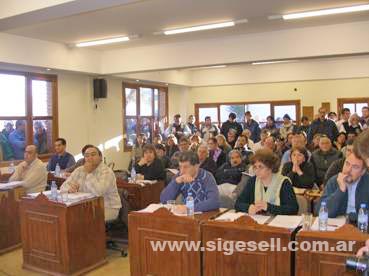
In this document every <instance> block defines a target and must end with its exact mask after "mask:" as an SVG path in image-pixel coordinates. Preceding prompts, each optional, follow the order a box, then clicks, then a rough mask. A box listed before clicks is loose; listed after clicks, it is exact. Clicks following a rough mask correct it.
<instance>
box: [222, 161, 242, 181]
mask: <svg viewBox="0 0 369 276" xmlns="http://www.w3.org/2000/svg"><path fill="white" fill-rule="evenodd" d="M244 171H245V166H244V164H242V163H241V165H239V166H237V167H232V166H231V164H230V163H229V162H227V163H224V164H223V166H221V167H220V168H219V169H218V170H217V172H216V173H215V179H216V181H217V184H218V185H220V184H223V183H231V184H235V185H237V184H238V183H239V182H240V181H241V177H242V172H244Z"/></svg>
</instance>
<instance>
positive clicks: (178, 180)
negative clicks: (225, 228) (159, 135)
mask: <svg viewBox="0 0 369 276" xmlns="http://www.w3.org/2000/svg"><path fill="white" fill-rule="evenodd" d="M189 192H190V193H191V194H192V197H193V198H194V203H195V212H206V211H211V210H215V209H218V208H219V192H218V187H217V185H216V182H215V179H214V176H213V175H212V174H211V173H210V172H208V171H206V170H204V169H201V168H200V167H199V158H198V156H197V154H196V153H194V152H191V151H186V152H183V153H181V155H180V157H179V173H178V174H177V175H176V176H175V177H173V178H172V180H171V181H170V183H169V184H168V186H166V187H165V188H164V190H163V191H162V192H161V195H160V201H161V202H162V203H166V202H167V201H168V200H175V199H176V198H177V197H178V195H180V194H181V195H182V197H183V200H184V202H185V200H186V198H187V196H188V193H189ZM182 209H183V210H182V212H185V210H186V206H182ZM177 210H179V209H178V208H177Z"/></svg>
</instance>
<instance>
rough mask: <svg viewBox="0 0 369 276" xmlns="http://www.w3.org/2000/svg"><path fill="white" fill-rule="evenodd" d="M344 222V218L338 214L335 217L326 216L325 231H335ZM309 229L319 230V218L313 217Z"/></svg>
mask: <svg viewBox="0 0 369 276" xmlns="http://www.w3.org/2000/svg"><path fill="white" fill-rule="evenodd" d="M345 223H346V218H345V217H344V216H340V217H337V218H328V226H327V231H335V230H336V229H338V228H340V227H341V226H343V225H344V224H345ZM311 230H313V231H319V218H315V220H314V223H313V225H312V226H311Z"/></svg>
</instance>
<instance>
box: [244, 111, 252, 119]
mask: <svg viewBox="0 0 369 276" xmlns="http://www.w3.org/2000/svg"><path fill="white" fill-rule="evenodd" d="M251 118H252V115H251V112H250V111H246V112H245V120H246V121H250V120H251Z"/></svg>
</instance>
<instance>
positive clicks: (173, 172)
mask: <svg viewBox="0 0 369 276" xmlns="http://www.w3.org/2000/svg"><path fill="white" fill-rule="evenodd" d="M167 170H168V171H170V172H171V173H172V174H174V175H175V174H178V173H179V170H176V169H167Z"/></svg>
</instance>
